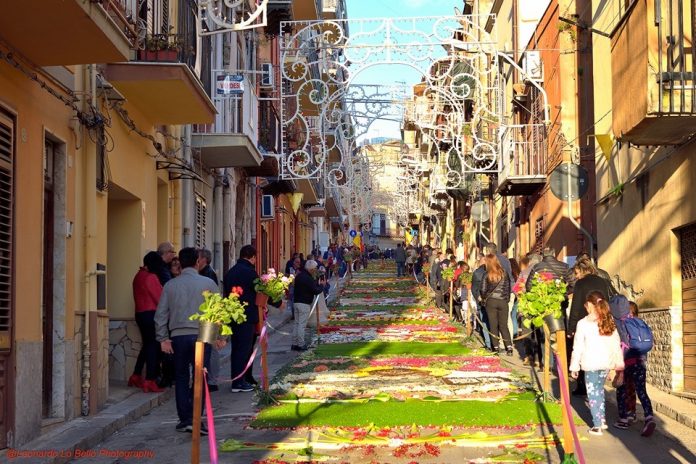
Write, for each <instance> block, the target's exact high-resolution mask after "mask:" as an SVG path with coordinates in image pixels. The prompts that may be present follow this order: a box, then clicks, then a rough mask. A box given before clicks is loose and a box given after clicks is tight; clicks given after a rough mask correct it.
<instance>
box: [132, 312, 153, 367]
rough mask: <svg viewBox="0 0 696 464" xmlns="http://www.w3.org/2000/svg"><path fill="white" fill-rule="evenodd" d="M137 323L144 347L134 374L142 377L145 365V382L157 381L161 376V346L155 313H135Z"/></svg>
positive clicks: (141, 348)
mask: <svg viewBox="0 0 696 464" xmlns="http://www.w3.org/2000/svg"><path fill="white" fill-rule="evenodd" d="M135 322H136V324H138V328H139V329H140V338H141V339H142V345H141V346H140V353H138V359H137V360H136V362H135V368H134V369H133V373H134V374H137V375H140V374H142V372H143V365H145V380H157V376H158V375H159V354H160V344H159V342H158V341H157V338H156V337H155V311H140V312H137V313H135Z"/></svg>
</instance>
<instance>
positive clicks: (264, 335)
mask: <svg viewBox="0 0 696 464" xmlns="http://www.w3.org/2000/svg"><path fill="white" fill-rule="evenodd" d="M267 339H268V333H267V330H266V326H265V325H264V326H263V328H262V329H261V335H259V342H258V343H257V344H256V346H255V347H254V351H252V353H251V356H250V357H249V362H247V365H246V367H245V368H244V370H243V371H242V373H241V374H239V375H238V376H237V377H235V378H234V379H219V380H218V382H234V381H235V380H238V379H241V378H242V377H243V376H244V374H246V371H248V370H249V368H250V367H251V366H253V365H254V359H256V355H257V354H258V352H259V346H261V343H262V342H264V341H266V340H267Z"/></svg>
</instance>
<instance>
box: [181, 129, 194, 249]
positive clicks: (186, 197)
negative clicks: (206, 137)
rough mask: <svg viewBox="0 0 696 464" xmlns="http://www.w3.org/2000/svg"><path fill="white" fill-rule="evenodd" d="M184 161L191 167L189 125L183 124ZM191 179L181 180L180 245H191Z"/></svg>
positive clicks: (192, 227) (192, 244) (192, 226)
mask: <svg viewBox="0 0 696 464" xmlns="http://www.w3.org/2000/svg"><path fill="white" fill-rule="evenodd" d="M183 152H184V162H185V163H186V165H187V166H189V167H191V168H192V169H193V163H192V162H191V125H190V124H187V125H185V126H184V149H183ZM193 229H194V224H193V181H192V180H191V179H182V180H181V235H182V237H181V246H182V247H192V246H194V243H193V241H194V240H193Z"/></svg>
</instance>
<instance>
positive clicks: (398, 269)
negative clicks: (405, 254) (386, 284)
mask: <svg viewBox="0 0 696 464" xmlns="http://www.w3.org/2000/svg"><path fill="white" fill-rule="evenodd" d="M405 264H406V263H403V262H399V261H397V262H396V276H397V277H402V276H404V275H405V273H404V265H405Z"/></svg>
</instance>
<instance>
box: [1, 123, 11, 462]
mask: <svg viewBox="0 0 696 464" xmlns="http://www.w3.org/2000/svg"><path fill="white" fill-rule="evenodd" d="M13 159H14V121H13V120H12V119H11V118H9V117H8V116H6V115H5V114H4V113H2V112H0V448H5V447H7V429H8V417H9V415H8V412H7V411H8V409H7V406H8V401H7V400H8V394H9V385H10V378H11V372H10V371H11V369H10V349H11V347H12V287H13V284H12V268H13V266H12V262H13V261H12V258H13V256H12V252H13V248H14V247H13V220H14V214H13V206H14V198H13V193H14V189H13V182H12V181H13V179H12V175H13V169H12V163H13Z"/></svg>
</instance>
